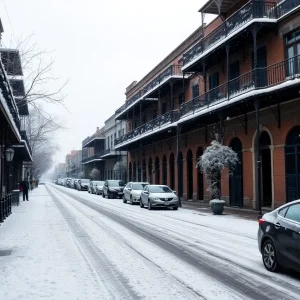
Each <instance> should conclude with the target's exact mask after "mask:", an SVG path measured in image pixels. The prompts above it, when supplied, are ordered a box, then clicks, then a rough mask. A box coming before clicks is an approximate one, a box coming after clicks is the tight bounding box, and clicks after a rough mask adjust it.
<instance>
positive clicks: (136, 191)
mask: <svg viewBox="0 0 300 300" xmlns="http://www.w3.org/2000/svg"><path fill="white" fill-rule="evenodd" d="M148 184H149V183H148V182H128V183H127V185H126V186H125V188H124V195H123V203H127V201H129V202H130V204H131V205H133V204H134V203H135V202H140V198H141V192H142V191H143V189H144V188H145V186H146V185H148Z"/></svg>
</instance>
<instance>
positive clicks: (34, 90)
mask: <svg viewBox="0 0 300 300" xmlns="http://www.w3.org/2000/svg"><path fill="white" fill-rule="evenodd" d="M10 48H13V49H16V50H18V51H19V54H20V59H21V64H19V63H16V61H15V60H18V59H19V58H18V55H12V56H8V59H10V61H9V62H8V65H9V66H12V67H13V69H14V73H15V74H24V77H23V80H24V87H25V95H24V96H23V97H22V99H21V101H20V103H26V102H27V103H28V104H29V105H30V106H31V107H32V108H34V109H35V110H36V111H37V112H38V113H39V114H40V115H42V116H43V117H44V118H46V119H50V120H51V115H50V114H49V113H48V112H47V111H46V110H43V109H42V108H41V106H40V104H41V103H48V104H59V105H62V106H64V99H65V95H64V93H63V90H64V88H65V86H66V85H67V83H68V80H66V81H64V82H63V83H62V84H58V81H59V79H60V78H59V77H56V76H54V75H53V74H52V71H53V66H54V63H55V59H53V58H51V57H50V55H51V53H52V52H50V51H47V50H42V49H39V48H38V46H37V44H36V43H35V42H33V35H30V36H28V37H26V38H24V37H23V36H21V37H19V38H18V39H17V41H16V43H15V44H13V43H12V42H11V45H10ZM18 66H19V67H21V68H22V70H16V68H18ZM14 77H16V76H14ZM13 79H14V78H13ZM24 100H25V101H24ZM52 121H53V120H52Z"/></svg>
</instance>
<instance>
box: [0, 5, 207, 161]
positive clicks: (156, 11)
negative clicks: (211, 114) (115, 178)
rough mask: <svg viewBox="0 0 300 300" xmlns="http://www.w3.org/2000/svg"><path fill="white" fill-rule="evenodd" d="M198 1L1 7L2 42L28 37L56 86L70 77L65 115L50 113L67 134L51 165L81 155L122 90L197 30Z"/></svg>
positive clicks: (121, 97)
mask: <svg viewBox="0 0 300 300" xmlns="http://www.w3.org/2000/svg"><path fill="white" fill-rule="evenodd" d="M204 2H206V0H204V1H203V0H186V1H182V0H152V1H141V0H114V1H103V0H85V1H82V0H80V1H79V0H26V1H25V0H0V11H1V15H0V17H1V20H2V24H3V27H4V34H3V39H4V41H5V40H8V39H10V38H11V37H13V36H17V37H19V36H21V35H23V36H29V35H31V34H34V39H35V41H36V42H37V44H38V46H39V47H40V48H43V49H48V50H54V52H53V53H52V54H51V56H54V57H55V59H56V62H55V66H54V70H53V74H55V75H56V76H59V77H60V79H59V80H60V82H61V83H63V82H64V81H65V80H66V79H68V78H70V82H69V84H68V86H67V87H66V89H65V93H66V94H67V95H68V96H67V98H66V100H65V102H66V106H67V108H68V111H66V110H65V109H64V108H62V107H60V106H57V107H56V108H55V109H53V108H49V110H50V111H53V110H54V112H55V114H56V115H58V116H59V117H60V118H61V119H62V120H63V122H64V125H65V126H66V127H67V128H69V129H68V130H66V131H64V132H62V133H60V134H58V136H57V142H58V144H59V145H60V152H59V153H58V154H57V155H56V158H55V160H56V162H64V159H65V155H66V154H67V153H68V152H70V151H71V150H72V149H81V142H82V140H83V139H84V138H86V137H87V136H89V135H91V134H93V133H94V132H95V130H96V127H97V126H99V127H102V126H103V125H104V121H105V120H106V119H108V118H109V117H110V116H111V115H112V114H113V113H114V111H115V110H116V109H117V108H118V107H119V106H121V105H122V104H123V103H124V101H125V95H124V92H125V88H126V87H127V86H128V85H129V84H130V83H131V82H132V81H133V80H140V79H141V78H142V77H143V76H144V75H146V74H147V73H148V72H149V71H150V70H151V69H152V68H153V67H155V66H156V65H157V64H158V63H159V62H160V61H161V60H162V59H163V58H164V57H165V56H166V55H167V54H169V53H170V52H171V51H172V50H173V49H174V48H175V47H176V46H177V45H179V44H180V43H181V42H182V41H183V40H184V39H185V38H186V37H188V36H189V35H190V34H191V33H192V32H193V31H194V30H195V29H196V28H198V27H199V26H200V25H201V18H200V13H199V12H198V9H199V8H200V7H201V6H202V4H203V3H204ZM4 4H5V5H4ZM5 6H6V9H7V13H6V9H5ZM9 20H10V21H9Z"/></svg>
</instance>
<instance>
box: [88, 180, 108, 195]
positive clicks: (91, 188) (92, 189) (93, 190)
mask: <svg viewBox="0 0 300 300" xmlns="http://www.w3.org/2000/svg"><path fill="white" fill-rule="evenodd" d="M98 184H99V185H101V186H102V189H103V184H104V182H103V181H91V182H90V185H89V188H88V192H89V193H90V194H97V191H96V187H97V185H98Z"/></svg>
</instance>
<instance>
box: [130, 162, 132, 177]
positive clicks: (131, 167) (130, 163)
mask: <svg viewBox="0 0 300 300" xmlns="http://www.w3.org/2000/svg"><path fill="white" fill-rule="evenodd" d="M129 181H132V163H131V162H130V163H129Z"/></svg>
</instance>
